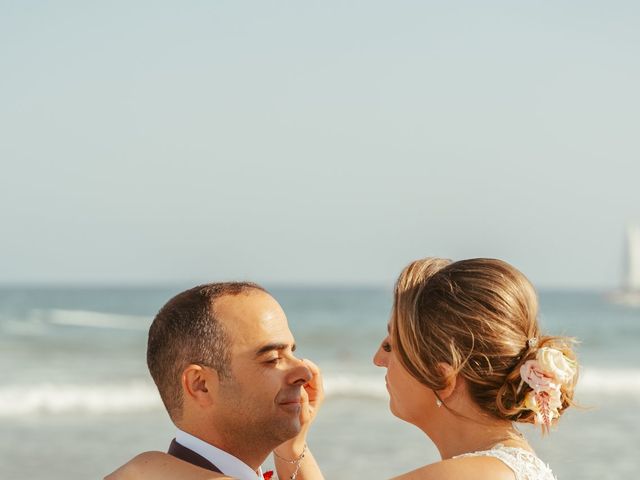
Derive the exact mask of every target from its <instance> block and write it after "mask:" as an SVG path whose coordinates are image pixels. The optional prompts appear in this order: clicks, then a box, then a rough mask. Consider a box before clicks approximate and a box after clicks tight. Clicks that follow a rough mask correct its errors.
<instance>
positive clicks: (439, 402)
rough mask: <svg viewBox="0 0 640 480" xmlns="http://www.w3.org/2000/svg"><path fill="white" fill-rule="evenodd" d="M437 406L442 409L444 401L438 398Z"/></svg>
mask: <svg viewBox="0 0 640 480" xmlns="http://www.w3.org/2000/svg"><path fill="white" fill-rule="evenodd" d="M436 405H437V406H438V408H440V407H441V406H442V400H440V399H439V398H436Z"/></svg>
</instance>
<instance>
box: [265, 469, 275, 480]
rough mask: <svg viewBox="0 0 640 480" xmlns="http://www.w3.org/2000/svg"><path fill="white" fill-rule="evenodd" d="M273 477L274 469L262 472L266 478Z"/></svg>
mask: <svg viewBox="0 0 640 480" xmlns="http://www.w3.org/2000/svg"><path fill="white" fill-rule="evenodd" d="M271 477H273V470H268V471H266V472H264V473H263V474H262V478H264V480H271Z"/></svg>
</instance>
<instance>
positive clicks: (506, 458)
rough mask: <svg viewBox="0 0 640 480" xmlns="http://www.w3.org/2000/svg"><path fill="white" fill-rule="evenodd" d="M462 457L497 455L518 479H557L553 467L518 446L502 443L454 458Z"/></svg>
mask: <svg viewBox="0 0 640 480" xmlns="http://www.w3.org/2000/svg"><path fill="white" fill-rule="evenodd" d="M462 457H495V458H497V459H498V460H501V461H502V463H504V464H505V465H506V466H507V467H509V468H510V469H511V470H513V473H514V474H515V475H516V480H556V477H555V476H554V475H553V472H551V469H550V468H549V466H548V465H546V464H545V463H544V462H543V461H542V460H540V459H539V458H538V457H536V455H535V454H534V453H531V452H529V451H528V450H524V449H522V448H517V447H505V446H504V445H502V444H501V443H499V444H498V445H496V446H495V447H492V448H491V450H483V451H481V452H473V453H464V454H462V455H458V456H457V457H454V458H462Z"/></svg>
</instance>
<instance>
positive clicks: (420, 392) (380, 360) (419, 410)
mask: <svg viewBox="0 0 640 480" xmlns="http://www.w3.org/2000/svg"><path fill="white" fill-rule="evenodd" d="M387 330H388V333H387V336H386V337H385V338H384V340H382V343H381V344H380V347H379V348H378V351H377V352H376V354H375V355H374V357H373V363H374V364H375V365H377V366H378V367H384V368H386V369H387V374H386V376H385V380H386V384H387V390H388V392H389V408H390V409H391V413H393V414H394V415H395V416H396V417H398V418H401V419H402V420H405V421H407V422H409V423H413V424H418V423H421V422H422V421H424V418H425V414H427V412H429V411H430V410H431V408H433V406H434V405H435V395H434V393H433V392H432V391H431V390H430V389H429V388H427V387H426V386H424V385H423V384H422V383H420V382H419V381H418V380H416V379H415V378H414V377H413V376H412V375H411V374H410V373H409V372H408V371H407V370H406V369H405V368H404V367H403V366H402V363H400V360H399V359H398V357H397V355H396V353H395V351H394V346H393V345H392V343H391V333H390V332H391V326H390V325H389V328H388V329H387Z"/></svg>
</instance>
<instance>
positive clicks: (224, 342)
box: [147, 282, 266, 421]
mask: <svg viewBox="0 0 640 480" xmlns="http://www.w3.org/2000/svg"><path fill="white" fill-rule="evenodd" d="M250 290H259V291H263V292H265V291H266V290H265V289H264V288H262V287H261V286H260V285H257V284H255V283H251V282H221V283H209V284H206V285H199V286H197V287H194V288H191V289H189V290H187V291H184V292H182V293H179V294H178V295H176V296H175V297H173V298H172V299H171V300H169V301H168V302H167V303H166V305H165V306H164V307H162V308H161V309H160V311H159V312H158V314H157V315H156V317H155V319H154V320H153V323H152V324H151V327H150V328H149V340H148V343H147V366H148V367H149V372H151V377H152V378H153V381H154V382H155V383H156V386H157V387H158V391H159V392H160V397H161V398H162V402H163V403H164V406H165V407H166V409H167V412H169V416H170V417H171V418H172V419H173V420H174V421H175V420H176V419H179V418H180V416H181V413H182V402H183V398H182V386H181V385H180V381H181V380H180V379H181V376H182V372H183V371H184V369H185V368H186V367H187V366H188V365H191V364H198V365H205V366H208V367H211V368H213V369H215V370H216V371H217V372H218V375H219V376H220V377H221V378H223V379H227V378H230V369H229V338H228V336H227V333H226V332H225V329H224V328H223V326H222V325H221V323H220V322H219V321H218V319H217V318H216V316H215V308H214V307H215V301H216V299H218V298H221V297H224V296H227V295H234V296H235V295H239V294H241V293H245V292H248V291H250Z"/></svg>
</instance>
